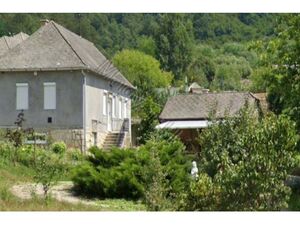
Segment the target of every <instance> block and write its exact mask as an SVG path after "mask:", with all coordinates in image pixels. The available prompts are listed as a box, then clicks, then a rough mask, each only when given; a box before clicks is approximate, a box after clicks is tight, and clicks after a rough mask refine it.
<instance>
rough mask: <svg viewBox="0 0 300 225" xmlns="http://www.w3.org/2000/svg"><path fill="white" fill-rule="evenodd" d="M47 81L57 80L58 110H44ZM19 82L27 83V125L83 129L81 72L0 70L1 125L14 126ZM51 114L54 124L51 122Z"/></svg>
mask: <svg viewBox="0 0 300 225" xmlns="http://www.w3.org/2000/svg"><path fill="white" fill-rule="evenodd" d="M44 82H55V83H56V109H54V110H44V85H43V83H44ZM16 83H28V100H29V108H28V110H24V118H25V119H26V121H25V122H24V127H32V128H35V129H40V128H42V129H66V128H67V129H82V128H83V126H82V124H83V123H82V121H83V110H82V102H83V97H82V87H83V85H82V84H83V76H82V73H81V72H80V71H74V72H72V71H53V72H47V71H40V72H37V75H36V76H35V75H34V73H33V72H5V73H0V127H4V128H5V127H11V126H14V122H15V120H16V118H17V115H18V113H19V112H20V111H19V110H16ZM48 117H52V123H48Z"/></svg>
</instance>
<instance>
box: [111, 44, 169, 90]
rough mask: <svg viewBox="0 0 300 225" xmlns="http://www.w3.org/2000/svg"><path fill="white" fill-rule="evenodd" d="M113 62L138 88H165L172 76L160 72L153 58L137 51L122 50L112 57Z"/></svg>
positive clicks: (157, 63)
mask: <svg viewBox="0 0 300 225" xmlns="http://www.w3.org/2000/svg"><path fill="white" fill-rule="evenodd" d="M113 62H114V64H115V65H116V66H117V67H118V69H119V70H120V71H121V72H122V73H123V75H124V76H125V77H126V78H127V79H128V80H129V81H130V82H131V83H132V84H133V85H135V86H137V87H138V88H142V87H143V86H144V85H147V86H148V87H149V88H158V87H167V86H169V85H170V83H171V81H172V74H171V73H169V72H165V71H163V70H161V69H160V64H159V62H158V61H157V60H156V59H155V58H153V57H152V56H150V55H146V54H145V53H143V52H140V51H137V50H123V51H121V52H119V53H117V54H116V55H115V56H114V58H113Z"/></svg>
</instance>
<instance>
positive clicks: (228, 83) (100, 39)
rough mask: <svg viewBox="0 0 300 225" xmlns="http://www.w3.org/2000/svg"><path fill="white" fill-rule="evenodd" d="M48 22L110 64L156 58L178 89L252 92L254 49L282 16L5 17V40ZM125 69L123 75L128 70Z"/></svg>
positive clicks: (0, 18) (0, 22)
mask: <svg viewBox="0 0 300 225" xmlns="http://www.w3.org/2000/svg"><path fill="white" fill-rule="evenodd" d="M45 18H47V19H52V20H55V21H56V22H58V23H60V24H62V25H63V26H65V27H66V28H68V29H70V30H72V31H74V32H75V33H77V34H80V35H81V36H82V37H84V38H86V39H88V40H90V41H92V42H93V43H95V45H96V46H97V47H98V48H99V49H100V50H101V51H102V52H103V53H104V54H105V55H106V56H107V57H108V58H110V59H113V57H114V56H115V55H116V54H118V53H119V52H120V51H122V50H125V49H129V50H133V49H135V50H138V51H140V52H137V51H135V53H137V54H140V55H141V54H146V55H147V56H150V57H153V60H157V61H158V62H159V67H160V68H161V69H162V70H163V71H165V72H170V73H172V77H173V78H174V79H173V80H172V84H173V85H176V86H180V85H182V84H183V82H184V80H185V77H187V78H188V81H189V82H193V81H197V82H199V83H200V84H201V85H202V86H204V87H209V88H211V89H215V90H241V89H248V88H249V87H250V85H249V82H248V81H247V79H248V78H249V77H250V76H251V75H252V74H253V71H254V70H255V68H256V64H257V56H256V54H255V53H254V52H253V51H249V50H248V46H249V43H251V41H253V40H263V39H268V38H269V37H270V36H272V35H273V34H274V27H275V24H276V20H277V18H278V15H274V14H76V13H73V14H40V13H39V14H1V15H0V35H1V36H3V35H13V34H16V33H18V32H20V31H23V32H25V33H27V34H31V33H33V32H34V31H36V30H37V29H38V28H39V27H40V26H41V22H40V20H41V19H45ZM135 53H132V52H130V51H129V52H128V51H127V55H126V53H123V57H128V54H135ZM118 60H119V61H120V60H121V61H122V58H120V56H119V57H118ZM115 61H117V60H115ZM116 63H118V62H116ZM122 67H123V68H121V70H122V69H123V71H122V72H124V71H126V70H128V69H126V68H124V67H126V65H122ZM126 75H127V74H126V73H125V76H126ZM169 80H170V79H169ZM165 85H169V84H166V83H165ZM245 85H246V86H245Z"/></svg>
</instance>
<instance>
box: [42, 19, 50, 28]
mask: <svg viewBox="0 0 300 225" xmlns="http://www.w3.org/2000/svg"><path fill="white" fill-rule="evenodd" d="M49 22H50V20H48V19H41V20H40V23H41V26H45V25H47V23H49Z"/></svg>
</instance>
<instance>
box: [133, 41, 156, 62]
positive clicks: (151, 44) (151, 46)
mask: <svg viewBox="0 0 300 225" xmlns="http://www.w3.org/2000/svg"><path fill="white" fill-rule="evenodd" d="M137 49H138V50H139V51H141V52H144V53H145V54H147V55H150V56H152V57H154V58H155V52H156V51H157V50H156V44H155V41H154V39H153V38H152V37H148V36H144V35H143V36H141V37H139V38H138V40H137Z"/></svg>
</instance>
